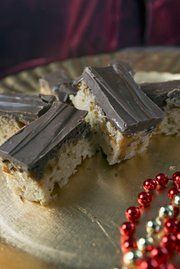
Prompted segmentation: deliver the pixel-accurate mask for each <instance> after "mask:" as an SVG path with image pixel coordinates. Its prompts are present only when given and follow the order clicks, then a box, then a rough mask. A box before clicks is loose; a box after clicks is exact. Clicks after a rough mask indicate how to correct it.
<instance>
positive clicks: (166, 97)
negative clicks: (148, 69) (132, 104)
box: [140, 80, 180, 108]
mask: <svg viewBox="0 0 180 269" xmlns="http://www.w3.org/2000/svg"><path fill="white" fill-rule="evenodd" d="M140 87H141V89H142V90H143V92H144V93H146V94H147V96H148V97H149V98H151V99H152V100H153V102H155V103H156V104H157V105H158V106H160V107H162V108H163V107H164V106H165V105H166V104H167V102H168V103H171V104H172V105H173V104H174V105H176V106H180V80H172V81H165V82H160V83H159V82H158V83H155V82H154V83H143V84H140Z"/></svg>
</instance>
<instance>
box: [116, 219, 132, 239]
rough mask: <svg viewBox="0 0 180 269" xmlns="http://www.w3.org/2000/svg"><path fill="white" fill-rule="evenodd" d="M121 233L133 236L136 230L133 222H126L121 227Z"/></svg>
mask: <svg viewBox="0 0 180 269" xmlns="http://www.w3.org/2000/svg"><path fill="white" fill-rule="evenodd" d="M119 230H120V233H121V235H127V236H129V235H132V234H133V233H134V230H135V226H134V224H133V223H132V222H124V223H123V224H122V225H121V227H120V229H119Z"/></svg>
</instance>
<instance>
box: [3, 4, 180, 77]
mask: <svg viewBox="0 0 180 269" xmlns="http://www.w3.org/2000/svg"><path fill="white" fill-rule="evenodd" d="M179 10H180V1H179V0H90V1H87V0H53V1H48V0H6V1H5V0H1V3H0V76H3V75H5V74H7V73H11V72H14V71H19V70H22V69H24V68H28V67H33V66H36V65H39V64H44V63H47V62H49V61H53V60H62V59H66V58H69V57H76V56H81V55H92V54H97V53H102V52H112V51H115V50H118V49H120V48H123V47H127V46H128V47H130V46H146V45H179V44H180V30H179V29H180V19H179V17H180V16H179Z"/></svg>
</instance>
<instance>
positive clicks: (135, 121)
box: [83, 63, 163, 133]
mask: <svg viewBox="0 0 180 269" xmlns="http://www.w3.org/2000/svg"><path fill="white" fill-rule="evenodd" d="M83 79H84V81H85V82H86V84H87V85H88V87H89V88H90V89H91V92H92V93H93V95H94V96H95V100H96V102H97V104H98V105H99V106H100V107H101V108H102V109H103V111H104V113H105V115H106V117H107V118H108V120H110V121H112V122H113V123H114V125H115V126H116V127H117V128H118V129H119V130H120V131H121V132H123V133H136V132H138V131H142V130H148V129H151V128H152V127H154V126H156V124H157V123H159V122H160V121H161V120H162V118H163V112H162V110H161V109H160V108H159V107H158V106H157V105H156V104H155V103H154V102H152V101H151V99H150V98H149V97H147V96H146V95H145V94H144V93H143V92H142V91H141V90H140V88H139V86H138V85H137V84H136V82H135V81H134V79H133V77H132V76H131V74H130V73H129V71H128V69H127V68H126V66H124V65H123V64H120V63H119V64H118V72H117V70H116V68H114V67H113V66H108V67H102V68H101V67H87V68H85V70H84V72H83Z"/></svg>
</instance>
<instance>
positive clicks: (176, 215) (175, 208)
mask: <svg viewBox="0 0 180 269" xmlns="http://www.w3.org/2000/svg"><path fill="white" fill-rule="evenodd" d="M173 210H174V218H177V217H178V216H179V207H176V206H174V207H173Z"/></svg>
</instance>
